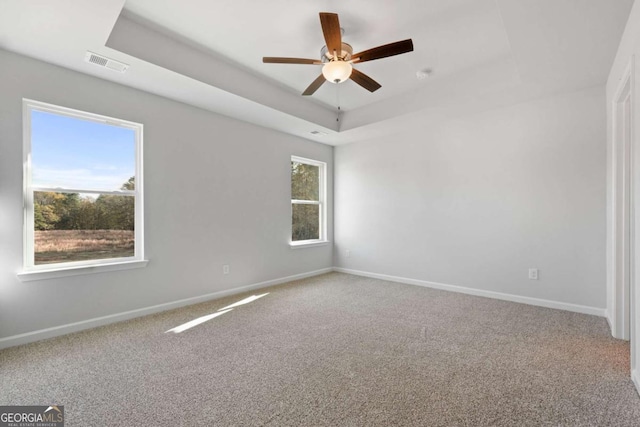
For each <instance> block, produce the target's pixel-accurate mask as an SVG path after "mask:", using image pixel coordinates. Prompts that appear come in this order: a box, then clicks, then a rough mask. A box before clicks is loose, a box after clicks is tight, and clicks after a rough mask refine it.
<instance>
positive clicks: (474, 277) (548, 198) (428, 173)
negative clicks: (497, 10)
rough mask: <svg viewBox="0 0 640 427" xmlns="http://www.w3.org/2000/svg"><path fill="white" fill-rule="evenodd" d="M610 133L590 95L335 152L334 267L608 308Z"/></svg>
mask: <svg viewBox="0 0 640 427" xmlns="http://www.w3.org/2000/svg"><path fill="white" fill-rule="evenodd" d="M605 132H606V113H605V90H604V87H597V88H591V89H587V90H583V91H580V92H576V93H571V94H567V95H561V96H556V97H552V98H548V99H541V100H536V101H533V102H528V103H524V104H519V105H514V106H511V107H508V108H502V109H498V110H492V111H487V112H483V113H479V114H474V115H468V116H465V117H458V118H450V119H446V120H443V121H442V122H440V123H438V124H436V125H425V127H424V128H423V129H421V131H420V132H415V133H405V134H403V135H397V136H393V137H384V138H380V139H377V140H373V141H370V142H367V143H362V144H352V145H347V146H341V147H338V148H336V151H335V189H336V191H335V206H336V210H335V239H336V246H335V255H334V256H335V265H336V266H337V267H342V268H347V269H353V270H359V271H364V272H368V273H377V274H386V275H391V276H399V277H403V278H409V279H416V280H424V281H431V282H437V283H442V284H446V285H457V286H464V287H469V288H475V289H480V290H487V291H494V292H502V293H507V294H513V295H518V296H525V297H534V298H542V299H547V300H553V301H559V302H565V303H572V304H578V305H585V306H589V307H597V308H604V307H606V300H605V295H606V292H605V197H606V196H605V183H606V180H605V159H606V145H605V143H606V134H605ZM347 250H349V251H350V256H349V257H347V256H346V251H347ZM530 267H535V268H538V269H540V280H538V281H530V280H528V269H529V268H530Z"/></svg>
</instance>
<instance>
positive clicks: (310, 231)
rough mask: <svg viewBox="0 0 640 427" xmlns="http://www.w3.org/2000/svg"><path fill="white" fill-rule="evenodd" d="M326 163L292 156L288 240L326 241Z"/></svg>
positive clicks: (299, 241)
mask: <svg viewBox="0 0 640 427" xmlns="http://www.w3.org/2000/svg"><path fill="white" fill-rule="evenodd" d="M326 167H327V165H326V163H323V162H318V161H316V160H310V159H304V158H302V157H295V156H294V157H291V217H292V221H291V244H292V245H294V246H296V245H304V244H312V243H319V242H324V241H326V207H325V194H326Z"/></svg>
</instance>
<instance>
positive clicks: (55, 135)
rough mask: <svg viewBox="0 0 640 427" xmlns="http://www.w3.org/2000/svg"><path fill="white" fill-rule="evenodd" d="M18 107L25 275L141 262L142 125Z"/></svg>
mask: <svg viewBox="0 0 640 427" xmlns="http://www.w3.org/2000/svg"><path fill="white" fill-rule="evenodd" d="M23 107H24V118H23V120H24V191H25V193H24V199H25V203H24V206H25V212H24V214H25V229H24V240H25V242H24V274H28V273H29V272H32V273H34V272H42V271H55V270H65V269H67V270H68V269H74V270H78V269H82V268H83V267H92V268H94V267H96V266H101V265H116V264H127V263H131V262H132V261H142V260H143V248H144V245H143V240H142V237H143V233H142V230H143V226H142V219H143V215H142V207H143V203H142V200H143V199H142V125H141V124H137V123H131V122H127V121H124V120H118V119H113V118H110V117H104V116H99V115H96V114H91V113H85V112H81V111H76V110H71V109H68V108H63V107H58V106H55V105H50V104H44V103H41V102H37V101H31V100H24V101H23ZM123 268H130V267H123ZM100 271H101V270H100Z"/></svg>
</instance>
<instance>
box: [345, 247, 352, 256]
mask: <svg viewBox="0 0 640 427" xmlns="http://www.w3.org/2000/svg"><path fill="white" fill-rule="evenodd" d="M344 256H346V257H347V258H349V257H350V256H351V251H350V250H349V249H347V250H346V251H344Z"/></svg>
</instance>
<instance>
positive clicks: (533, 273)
mask: <svg viewBox="0 0 640 427" xmlns="http://www.w3.org/2000/svg"><path fill="white" fill-rule="evenodd" d="M529 280H538V269H537V268H530V269H529Z"/></svg>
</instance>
